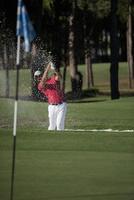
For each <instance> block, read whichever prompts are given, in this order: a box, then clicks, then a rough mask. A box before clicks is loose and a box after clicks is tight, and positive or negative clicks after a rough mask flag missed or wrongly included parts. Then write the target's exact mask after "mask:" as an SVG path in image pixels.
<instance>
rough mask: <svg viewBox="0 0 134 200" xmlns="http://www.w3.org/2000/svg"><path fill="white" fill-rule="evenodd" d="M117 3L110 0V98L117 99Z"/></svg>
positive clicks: (118, 95) (115, 0)
mask: <svg viewBox="0 0 134 200" xmlns="http://www.w3.org/2000/svg"><path fill="white" fill-rule="evenodd" d="M117 4H118V1H117V0H111V66H110V83H111V99H119V97H120V94H119V83H118V70H119V66H118V62H119V41H118V29H117Z"/></svg>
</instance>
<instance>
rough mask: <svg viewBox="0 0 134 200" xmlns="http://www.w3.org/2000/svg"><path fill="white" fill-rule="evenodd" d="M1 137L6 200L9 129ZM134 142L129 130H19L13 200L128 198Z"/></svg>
mask: <svg viewBox="0 0 134 200" xmlns="http://www.w3.org/2000/svg"><path fill="white" fill-rule="evenodd" d="M0 141H2V142H1V143H0V144H1V145H0V151H1V154H0V160H1V161H2V162H1V165H0V199H2V200H8V199H9V195H10V181H11V179H10V178H11V158H12V157H11V153H12V136H11V131H3V133H2V134H1V135H0ZM133 146H134V135H133V134H130V133H129V134H128V133H123V134H113V133H110V134H106V133H100V134H99V133H97V134H91V133H85V134H81V133H77V134H74V133H73V132H70V133H63V132H62V133H48V132H47V131H43V130H41V131H40V132H37V131H35V132H34V131H30V130H26V129H25V130H21V131H18V135H17V153H16V171H15V172H16V173H15V185H14V199H16V200H29V199H32V200H42V199H44V200H45V199H47V200H49V199H50V200H52V199H53V200H56V199H57V200H58V199H68V200H74V199H79V200H85V199H91V200H107V199H110V200H123V199H124V200H126V199H127V200H132V199H133V198H134V173H133V172H134V171H133V168H134V148H133Z"/></svg>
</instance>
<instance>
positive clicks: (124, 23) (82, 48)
mask: <svg viewBox="0 0 134 200" xmlns="http://www.w3.org/2000/svg"><path fill="white" fill-rule="evenodd" d="M12 4H13V2H12ZM25 4H26V6H27V9H28V11H29V14H30V16H31V19H32V21H33V24H34V26H35V29H36V32H37V34H38V36H39V37H38V38H40V40H39V39H36V40H35V41H34V44H33V46H35V45H36V50H37V49H38V50H41V49H45V51H47V52H49V51H51V52H52V55H53V57H54V59H55V62H56V65H57V66H58V67H60V66H64V75H65V72H66V67H67V66H69V67H70V77H71V83H72V94H73V96H74V97H76V98H77V97H78V96H79V94H80V87H81V89H82V75H81V73H80V72H79V70H78V64H79V63H85V64H86V73H87V76H86V77H87V88H88V89H89V88H91V87H92V86H93V85H94V80H93V70H92V62H102V61H103V62H106V61H110V62H111V66H110V83H111V98H112V99H116V98H119V96H120V94H119V89H118V62H119V61H120V60H127V61H128V66H129V85H130V88H132V87H133V79H134V66H133V48H132V44H133V41H134V34H133V29H132V24H133V17H134V15H133V14H134V11H133V10H134V5H133V2H132V1H131V0H129V1H126V0H120V1H118V0H111V1H109V0H90V1H88V0H61V1H58V0H31V1H26V0H25ZM15 5H17V4H15ZM2 15H3V13H2ZM2 19H3V20H5V21H3V22H2V24H1V26H2V31H1V34H0V37H1V39H0V41H1V47H2V48H1V50H0V55H1V62H2V66H3V67H4V68H9V67H13V66H15V46H16V39H15V34H14V32H15V31H13V34H11V31H9V27H10V30H11V29H12V30H15V22H14V23H12V25H11V26H10V23H8V26H7V22H6V20H7V19H6V16H5V18H2ZM8 20H9V19H8ZM13 38H14V39H13ZM40 41H41V42H40ZM22 55H23V59H22V62H23V66H25V67H26V66H28V67H29V64H30V58H31V57H32V56H30V58H29V55H28V56H27V55H25V54H24V53H23V51H22ZM25 58H26V59H25ZM36 59H37V57H36ZM9 61H10V62H9ZM32 61H33V57H32ZM9 63H10V64H9ZM32 66H33V65H32ZM37 67H38V66H36V67H34V69H36V68H37ZM64 77H65V76H64Z"/></svg>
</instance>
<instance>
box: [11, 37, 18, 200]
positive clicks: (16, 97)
mask: <svg viewBox="0 0 134 200" xmlns="http://www.w3.org/2000/svg"><path fill="white" fill-rule="evenodd" d="M19 68H20V36H18V37H17V55H16V94H15V102H14V123H13V154H12V174H11V191H10V200H13V195H14V178H15V158H16V129H17V110H18V92H19Z"/></svg>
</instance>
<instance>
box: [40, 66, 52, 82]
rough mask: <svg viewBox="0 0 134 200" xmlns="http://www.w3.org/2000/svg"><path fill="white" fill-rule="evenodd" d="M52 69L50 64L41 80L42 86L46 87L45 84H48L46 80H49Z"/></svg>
mask: <svg viewBox="0 0 134 200" xmlns="http://www.w3.org/2000/svg"><path fill="white" fill-rule="evenodd" d="M50 67H51V66H50V64H48V66H47V68H46V70H45V71H44V74H43V76H42V79H41V84H42V85H44V84H45V82H46V80H47V77H48V71H49V69H50Z"/></svg>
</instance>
